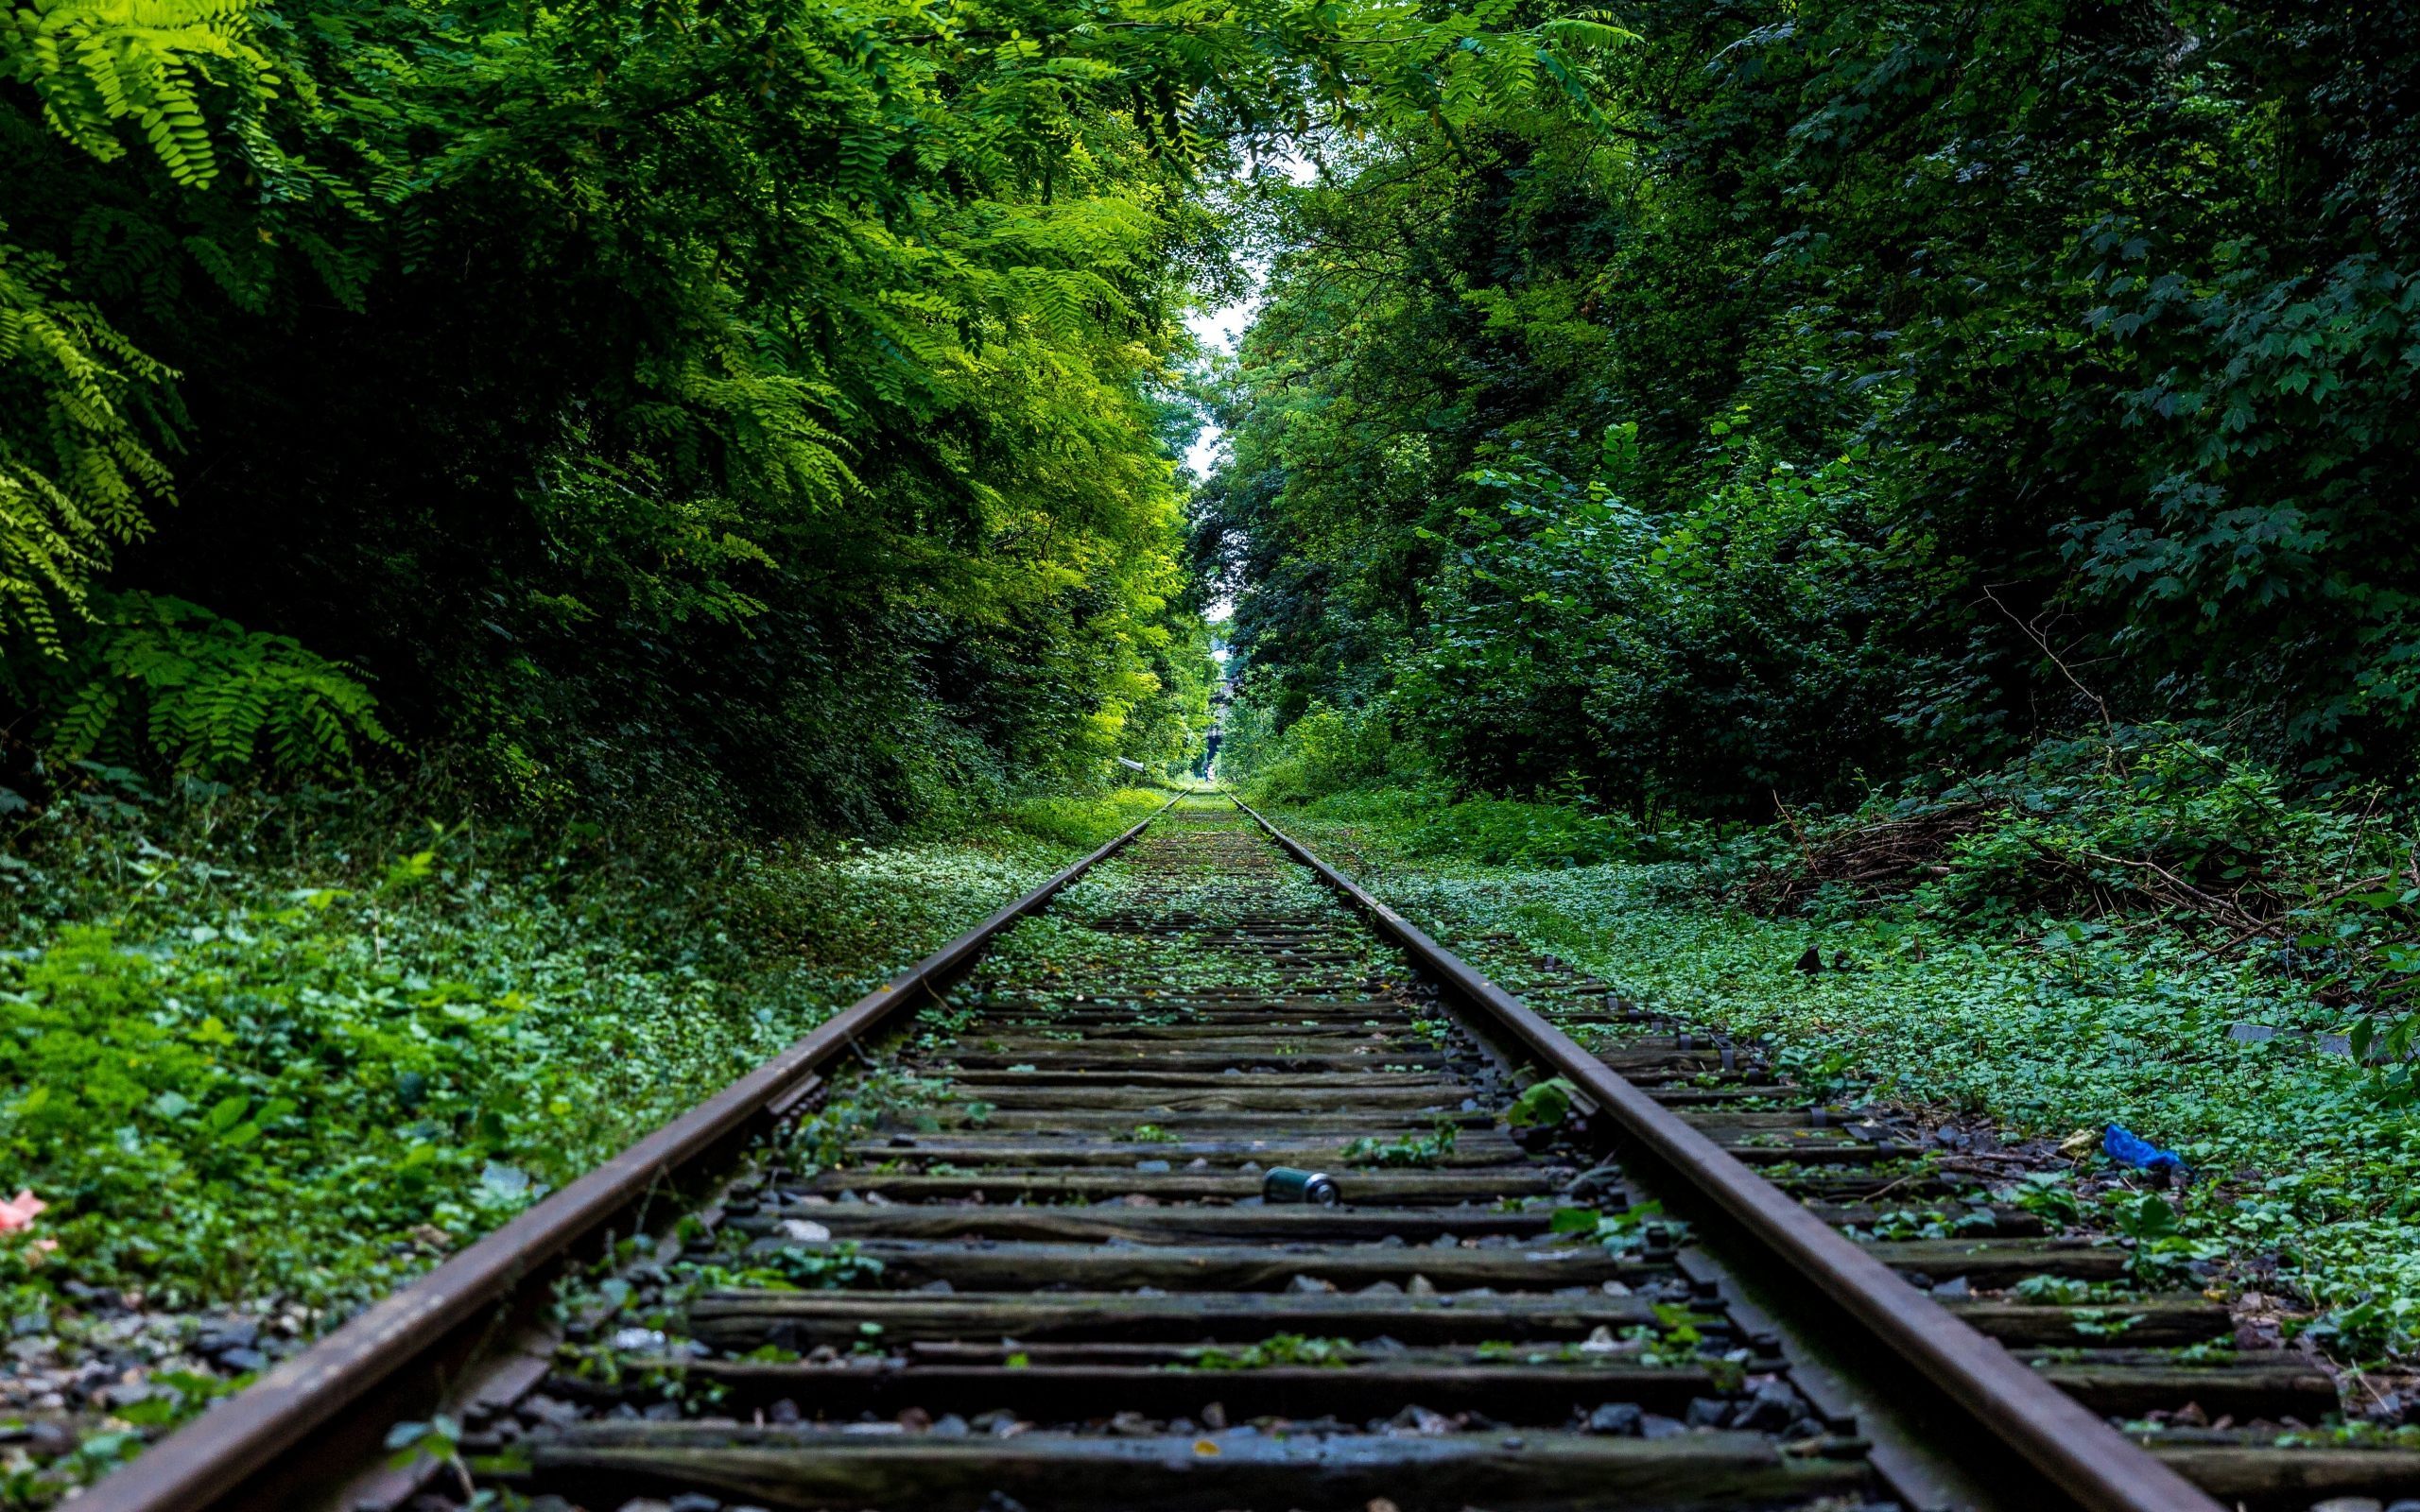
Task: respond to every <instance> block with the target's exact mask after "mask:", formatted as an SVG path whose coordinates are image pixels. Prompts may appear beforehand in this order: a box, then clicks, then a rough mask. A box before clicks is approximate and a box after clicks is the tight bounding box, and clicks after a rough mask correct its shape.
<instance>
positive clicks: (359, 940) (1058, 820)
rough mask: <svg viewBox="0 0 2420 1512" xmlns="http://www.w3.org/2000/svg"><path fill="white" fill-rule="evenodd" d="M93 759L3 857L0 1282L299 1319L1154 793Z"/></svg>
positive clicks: (461, 1230)
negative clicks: (226, 783) (999, 803)
mask: <svg viewBox="0 0 2420 1512" xmlns="http://www.w3.org/2000/svg"><path fill="white" fill-rule="evenodd" d="M89 775H90V777H91V781H90V782H89V783H88V784H87V785H85V786H84V787H83V788H82V789H81V790H80V791H78V793H76V795H75V796H74V798H73V799H71V800H67V801H61V802H59V803H56V804H54V805H53V806H51V807H50V808H49V809H47V810H46V811H44V812H43V813H42V814H40V815H39V816H33V817H30V818H26V817H24V816H20V818H19V821H18V832H17V833H16V834H15V835H14V837H13V840H12V842H11V844H9V847H8V848H7V849H6V851H0V1002H5V1003H6V1004H7V1005H8V1010H9V1016H8V1022H9V1027H10V1032H9V1034H8V1035H7V1036H5V1037H0V1083H5V1084H6V1085H7V1086H8V1087H9V1089H10V1094H9V1097H8V1098H7V1099H5V1100H0V1151H4V1152H5V1157H0V1159H5V1168H6V1170H7V1173H8V1182H9V1188H10V1190H11V1191H15V1190H17V1189H18V1188H20V1187H22V1188H24V1189H25V1190H26V1191H27V1192H29V1193H31V1194H32V1195H33V1197H34V1198H35V1199H36V1201H37V1202H38V1203H40V1204H41V1205H42V1207H41V1209H40V1211H39V1212H38V1214H36V1215H35V1216H34V1218H33V1221H32V1222H31V1223H29V1224H27V1225H26V1226H25V1227H24V1228H22V1229H18V1230H17V1231H15V1232H12V1233H9V1234H8V1235H7V1236H6V1238H5V1241H0V1307H5V1313H6V1314H7V1315H9V1316H11V1317H16V1318H20V1319H29V1318H30V1319H40V1318H43V1317H44V1316H45V1315H47V1314H50V1313H52V1312H53V1311H55V1310H57V1309H60V1308H61V1307H66V1308H69V1309H72V1308H73V1307H74V1306H75V1305H76V1304H77V1302H78V1300H79V1299H82V1298H87V1297H92V1296H94V1295H95V1294H96V1293H103V1292H106V1293H112V1294H116V1293H129V1292H130V1293H139V1294H141V1297H142V1298H143V1304H144V1306H146V1307H147V1308H150V1309H155V1310H158V1309H165V1310H190V1309H199V1308H226V1307H230V1306H238V1307H240V1308H242V1309H243V1310H245V1311H248V1312H253V1313H260V1314H272V1315H277V1316H295V1317H299V1318H301V1319H302V1322H303V1325H304V1326H303V1327H302V1330H301V1331H300V1332H302V1333H304V1334H309V1333H315V1332H320V1331H322V1330H324V1329H325V1328H327V1327H331V1326H333V1324H334V1322H335V1321H337V1320H338V1319H340V1318H341V1317H342V1316H344V1315H346V1314H350V1313H351V1312H353V1311H354V1310H356V1309H357V1308H359V1307H360V1306H361V1305H363V1304H364V1303H366V1302H367V1301H369V1300H371V1299H372V1298H374V1297H377V1296H379V1295H381V1294H383V1293H384V1292H386V1291H388V1290H389V1289H391V1288H392V1287H393V1286H394V1285H395V1284H397V1283H398V1282H399V1281H401V1280H404V1279H406V1278H408V1277H409V1276H411V1275H413V1274H416V1273H418V1272H419V1271H422V1270H424V1269H426V1268H427V1267H428V1266H429V1265H431V1264H433V1263H436V1261H438V1260H439V1259H440V1258H441V1257H442V1256H443V1255H444V1254H445V1253H447V1252H449V1251H451V1250H453V1249H456V1248H458V1247H459V1246H462V1245H464V1244H466V1243H468V1242H469V1241H471V1240H473V1239H475V1238H476V1237H477V1236H478V1235H480V1234H481V1233H483V1232H485V1231H486V1230H488V1229H492V1228H493V1227H494V1226H495V1225H496V1224H498V1223H499V1222H501V1221H502V1220H503V1219H505V1218H507V1217H509V1216H510V1215H511V1214H512V1213H514V1212H516V1211H520V1210H521V1209H522V1208H524V1207H527V1205H528V1204H530V1203H532V1202H534V1201H536V1200H537V1199H538V1198H540V1197H542V1196H543V1195H544V1194H545V1193H546V1192H547V1191H549V1190H550V1189H552V1188H554V1187H558V1186H560V1185H562V1183H564V1182H565V1181H567V1180H569V1179H571V1178H573V1177H577V1176H579V1174H580V1173H581V1172H583V1171H585V1170H587V1169H588V1168H589V1167H591V1166H593V1165H594V1164H596V1162H597V1161H598V1160H601V1159H603V1158H604V1157H606V1156H608V1155H610V1154H612V1153H613V1152H614V1151H616V1150H618V1149H619V1148H621V1147H622V1146H623V1145H625V1144H627V1143H630V1141H631V1140H632V1139H634V1138H636V1137H638V1136H639V1135H641V1134H643V1133H645V1132H646V1131H648V1129H650V1128H652V1127H654V1126H656V1125H659V1124H661V1123H663V1122H664V1121H666V1119H668V1118H670V1117H672V1116H674V1115H675V1114H677V1113H679V1112H682V1111H683V1110H685V1109H686V1108H690V1107H693V1106H695V1105H696V1104H697V1103H698V1102H699V1101H700V1099H701V1098H703V1097H704V1096H706V1095H707V1094H708V1093H710V1092H712V1091H715V1090H716V1089H717V1088H718V1087H720V1086H721V1085H723V1084H724V1083H726V1082H728V1081H730V1080H731V1079H733V1078H734V1077H735V1076H736V1075H738V1074H741V1073H743V1072H744V1071H746V1070H748V1069H750V1068H751V1067H752V1066H754V1065H756V1064H757V1063H759V1062H761V1061H762V1060H764V1059H765V1058H766V1057H769V1056H770V1055H771V1054H772V1053H773V1052H775V1051H776V1050H778V1049H780V1048H781V1047H782V1046H784V1045H786V1044H787V1043H788V1042H790V1041H791V1040H795V1039H796V1038H798V1037H799V1036H800V1035H801V1034H803V1033H804V1032H806V1031H807V1030H808V1029H810V1028H811V1027H813V1026H814V1025H815V1024H816V1023H818V1022H821V1021H822V1020H823V1019H824V1018H826V1017H827V1016H829V1015H830V1014H831V1013H832V1012H833V1011H834V1010H835V1009H836V1008H837V1007H838V1006H841V1005H846V1004H847V1003H849V1002H850V1001H852V1000H854V999H855V998H856V997H857V996H859V995H860V994H862V993H863V992H865V991H867V990H869V989H870V988H873V986H875V985H876V984H878V983H879V982H881V981H882V980H884V979H886V978H888V977H890V976H891V975H893V974H895V973H896V972H898V971H901V970H904V969H905V968H906V967H908V965H910V964H912V963H913V962H914V961H915V960H916V959H917V958H918V957H919V956H921V955H922V954H925V953H927V952H929V951H930V950H931V949H933V948H934V947H936V946H938V945H939V944H941V943H942V941H943V940H946V939H947V938H949V937H950V936H953V935H956V934H958V933H959V932H960V931H962V930H964V929H965V928H967V927H969V926H970V925H972V924H973V923H975V922H976V921H977V920H978V919H981V918H982V917H983V916H985V915H986V914H988V913H990V912H992V911H993V910H994V909H995V908H997V907H999V906H1000V905H1001V904H1002V903H1004V902H1008V901H1009V900H1010V899H1011V898H1013V897H1014V896H1016V895H1017V894H1019V893H1021V892H1024V891H1026V890H1028V889H1029V888H1030V887H1032V886H1033V885H1036V884H1037V883H1039V882H1040V881H1042V880H1043V879H1044V878H1045V877H1046V876H1047V875H1048V874H1049V873H1050V872H1052V871H1054V870H1056V869H1058V868H1061V867H1063V866H1064V865H1066V864H1067V862H1068V861H1069V860H1071V859H1073V858H1074V857H1075V856H1077V855H1079V854H1080V853H1081V852H1082V851H1083V850H1085V849H1087V848H1089V847H1091V846H1093V845H1096V844H1098V843H1099V842H1100V841H1101V840H1104V839H1106V838H1108V837H1109V836H1111V835H1113V834H1115V833H1117V831H1118V830H1120V829H1122V828H1124V827H1126V826H1127V825H1130V824H1132V823H1133V822H1134V821H1135V820H1136V819H1137V818H1139V817H1141V816H1143V815H1145V814H1148V813H1149V812H1150V810H1151V809H1153V808H1156V807H1157V806H1158V805H1159V804H1160V803H1162V802H1164V801H1165V800H1166V795H1165V794H1161V793H1154V792H1151V791H1149V790H1143V789H1126V790H1119V791H1113V792H1108V793H1105V794H1101V795H1098V796H1095V797H1090V798H1082V799H1072V798H1062V799H1031V800H1028V801H1025V802H1023V803H1019V804H1016V805H1013V806H1011V807H1010V808H1008V809H1007V810H1005V811H1004V812H1001V813H998V814H994V816H991V817H989V818H987V819H985V820H983V821H981V822H979V823H977V824H974V825H970V826H965V827H961V828H959V829H958V830H957V831H955V832H954V833H943V834H935V835H926V836H924V837H921V838H918V837H908V838H894V839H890V840H887V841H885V842H884V843H880V844H873V843H868V842H865V841H862V840H851V839H837V838H826V839H822V840H821V841H818V842H815V843H806V842H796V843H782V842H775V841H770V840H758V841H753V842H749V843H744V844H735V845H725V844H719V843H715V842H712V841H710V840H709V839H708V838H707V837H703V836H691V837H689V838H688V839H687V840H686V841H685V842H679V843H676V842H673V841H669V840H664V839H637V838H626V837H616V836H613V835H609V834H606V833H601V832H598V831H596V830H594V829H588V830H582V829H579V828H575V829H573V830H571V831H569V832H566V833H558V834H556V835H554V836H552V837H548V836H544V835H541V834H537V833H528V832H526V831H515V830H512V829H510V828H494V827H487V826H482V825H478V824H461V825H454V826H444V825H437V824H432V823H430V822H428V821H426V820H425V819H423V818H422V817H420V816H418V815H417V814H415V813H413V812H411V811H410V810H409V809H408V808H407V807H406V802H407V799H403V798H401V797H399V796H397V795H395V794H391V793H390V794H388V795H386V796H384V797H380V798H377V799H371V798H366V797H364V796H363V795H362V794H359V793H307V792H306V793H302V794H298V795H290V796H285V797H264V796H259V795H242V794H233V793H229V792H227V791H225V790H220V789H188V790H187V792H185V793H184V794H182V795H180V796H174V797H163V796H161V795H160V794H158V793H157V792H155V791H154V790H152V789H151V788H150V787H148V786H147V785H146V784H145V783H144V782H142V781H141V780H140V779H138V778H136V777H135V776H134V775H133V774H131V773H129V772H125V771H122V770H113V769H97V770H95V772H93V773H91V774H89ZM21 1332H22V1331H21Z"/></svg>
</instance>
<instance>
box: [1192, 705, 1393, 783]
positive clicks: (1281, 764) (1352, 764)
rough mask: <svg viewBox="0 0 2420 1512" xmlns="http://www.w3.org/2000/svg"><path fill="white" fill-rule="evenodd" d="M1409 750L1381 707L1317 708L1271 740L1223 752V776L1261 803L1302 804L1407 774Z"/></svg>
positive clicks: (1221, 769) (1221, 774) (1221, 773)
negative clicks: (1235, 751) (1234, 753)
mask: <svg viewBox="0 0 2420 1512" xmlns="http://www.w3.org/2000/svg"><path fill="white" fill-rule="evenodd" d="M1408 754H1409V753H1408V752H1406V751H1404V750H1403V748H1402V747H1400V745H1399V743H1398V742H1397V741H1396V739H1395V736H1394V731H1393V730H1392V727H1391V726H1390V725H1389V723H1388V719H1387V713H1386V711H1385V710H1384V709H1380V708H1364V709H1357V710H1343V709H1330V708H1327V707H1325V706H1322V707H1319V708H1315V709H1313V710H1311V711H1310V712H1309V713H1306V714H1305V715H1304V716H1303V717H1302V718H1300V719H1297V720H1295V721H1294V722H1293V723H1292V724H1290V725H1288V726H1287V728H1286V732H1285V734H1284V735H1283V736H1282V737H1280V738H1279V739H1277V740H1276V741H1274V742H1273V743H1271V744H1266V745H1262V746H1260V747H1253V746H1250V745H1247V746H1246V747H1245V750H1244V751H1243V752H1242V753H1239V754H1238V755H1237V756H1236V757H1235V758H1232V759H1228V758H1225V757H1224V756H1223V755H1222V760H1221V762H1220V765H1219V774H1220V776H1222V777H1224V778H1227V779H1228V780H1230V781H1233V782H1240V783H1241V784H1243V786H1244V790H1245V791H1246V792H1247V793H1248V794H1249V795H1250V796H1251V798H1252V799H1253V801H1254V802H1255V803H1302V802H1307V801H1309V800H1311V799H1318V798H1325V797H1327V796H1328V795H1330V794H1334V793H1342V792H1347V791H1350V790H1351V789H1354V788H1357V787H1363V786H1370V785H1374V784H1376V783H1378V782H1385V781H1387V780H1388V779H1390V778H1393V777H1397V776H1400V775H1401V769H1400V768H1399V766H1398V765H1397V764H1398V763H1399V762H1401V761H1403V760H1404V759H1405V757H1406V756H1407V755H1408Z"/></svg>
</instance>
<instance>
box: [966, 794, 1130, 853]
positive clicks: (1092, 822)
mask: <svg viewBox="0 0 2420 1512" xmlns="http://www.w3.org/2000/svg"><path fill="white" fill-rule="evenodd" d="M1167 801H1168V796H1167V794H1166V793H1160V792H1155V791H1153V790H1152V789H1150V788H1148V787H1120V788H1113V789H1111V790H1110V791H1109V792H1107V793H1104V794H1101V795H1099V796H1098V797H1095V798H1029V799H1019V800H1018V801H1017V802H1015V803H1014V804H1011V806H1010V807H1009V809H1008V810H1007V812H1006V813H1005V814H1004V815H1003V816H1002V818H1003V819H1004V820H1005V821H1006V822H1007V823H1009V824H1010V825H1011V826H1013V827H1015V828H1016V829H1018V830H1021V831H1023V832H1024V833H1027V834H1029V835H1032V836H1033V837H1034V838H1035V839H1037V840H1048V841H1051V842H1053V843H1054V844H1058V845H1065V846H1075V847H1080V848H1082V849H1084V850H1091V849H1093V848H1094V847H1096V846H1101V845H1106V844H1107V843H1108V842H1110V841H1111V840H1114V839H1115V838H1116V837H1117V836H1118V835H1120V834H1122V833H1125V832H1126V831H1128V830H1131V829H1132V828H1133V827H1134V826H1135V825H1137V824H1140V823H1141V822H1142V821H1143V820H1145V819H1148V818H1150V816H1152V815H1153V814H1155V813H1157V812H1158V811H1159V810H1161V809H1163V808H1165V807H1167Z"/></svg>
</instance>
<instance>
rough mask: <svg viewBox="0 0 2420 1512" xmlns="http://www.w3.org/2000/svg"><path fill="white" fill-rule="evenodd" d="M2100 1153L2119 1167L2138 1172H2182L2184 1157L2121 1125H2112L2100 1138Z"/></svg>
mask: <svg viewBox="0 0 2420 1512" xmlns="http://www.w3.org/2000/svg"><path fill="white" fill-rule="evenodd" d="M2100 1149H2101V1153H2103V1154H2105V1155H2107V1156H2108V1157H2109V1158H2110V1159H2111V1160H2115V1161H2117V1162H2118V1164H2119V1165H2131V1166H2133V1167H2135V1169H2136V1170H2140V1171H2182V1170H2184V1169H2185V1157H2183V1156H2181V1155H2179V1154H2177V1153H2176V1152H2175V1151H2174V1150H2163V1149H2161V1148H2160V1147H2159V1146H2158V1145H2156V1144H2153V1143H2152V1142H2151V1141H2149V1140H2147V1139H2144V1138H2143V1137H2142V1136H2141V1135H2139V1134H2136V1133H2135V1131H2134V1130H2132V1129H2130V1128H2128V1127H2127V1126H2126V1125H2123V1124H2112V1125H2109V1127H2108V1128H2107V1129H2106V1130H2105V1131H2103V1133H2102V1134H2101V1136H2100Z"/></svg>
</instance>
